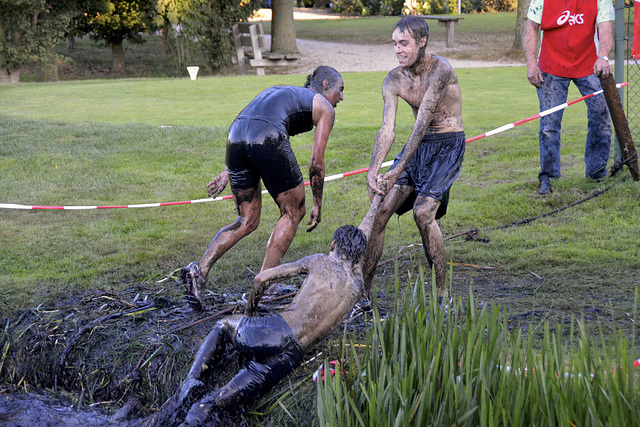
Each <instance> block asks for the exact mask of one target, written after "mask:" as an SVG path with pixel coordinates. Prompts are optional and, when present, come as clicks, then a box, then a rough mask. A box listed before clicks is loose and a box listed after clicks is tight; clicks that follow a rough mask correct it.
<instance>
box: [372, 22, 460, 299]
mask: <svg viewBox="0 0 640 427" xmlns="http://www.w3.org/2000/svg"><path fill="white" fill-rule="evenodd" d="M392 38H393V44H394V46H395V52H396V56H397V58H398V62H399V64H400V65H399V66H398V67H396V68H394V69H393V70H391V71H390V72H389V73H388V74H387V77H386V78H385V79H384V83H383V85H382V97H383V99H384V115H383V118H382V126H381V127H380V130H379V131H378V135H377V137H376V142H375V146H374V148H373V156H372V159H371V166H370V168H369V172H368V175H367V184H368V187H369V197H370V198H371V199H372V200H373V197H374V196H375V195H376V194H379V195H382V196H384V199H383V201H382V204H381V206H380V209H378V210H377V212H375V217H374V222H373V231H372V233H371V236H370V238H369V244H368V245H367V251H366V255H365V260H364V268H363V272H364V280H365V287H366V288H367V289H371V282H372V280H373V274H374V272H375V268H376V265H377V263H378V260H379V259H380V256H381V255H382V251H383V247H384V233H385V228H386V226H387V223H388V222H389V219H390V218H391V216H392V215H393V214H394V213H397V214H398V215H402V214H403V213H405V212H407V211H409V210H410V209H413V217H414V220H415V222H416V225H417V226H418V230H419V231H420V235H421V237H422V245H423V247H424V251H425V255H426V257H427V261H428V263H429V266H430V267H432V268H434V269H435V277H436V286H437V289H438V292H439V296H440V299H442V298H444V296H445V293H446V291H445V273H446V261H445V252H444V239H443V237H442V232H441V231H440V227H439V225H438V223H437V222H436V220H437V219H439V218H441V217H442V216H443V215H444V214H445V213H446V211H447V204H448V201H449V190H450V188H451V185H452V184H453V182H454V181H455V180H456V178H457V177H458V175H459V173H460V167H461V165H462V158H463V155H464V150H465V145H466V143H465V135H464V131H463V127H462V97H461V94H460V86H459V85H458V77H457V76H456V73H455V72H454V70H453V68H452V67H451V65H449V63H448V62H447V61H446V60H445V59H444V58H441V57H439V56H434V55H426V54H425V49H426V46H427V41H428V40H429V26H428V25H427V23H426V21H425V20H424V19H423V18H420V17H417V16H406V17H404V18H402V19H400V21H398V22H397V23H396V25H395V26H394V28H393V33H392ZM399 99H403V100H404V101H406V102H407V103H408V104H409V105H410V106H411V108H412V109H413V114H414V116H415V120H416V121H415V124H414V126H413V130H412V132H411V135H410V136H409V140H408V141H407V142H406V144H405V145H404V147H403V149H402V151H401V152H400V154H399V155H398V156H397V157H396V159H395V161H394V163H393V165H392V166H391V169H390V170H389V171H388V172H387V173H386V174H381V173H380V167H381V166H382V163H383V162H384V160H385V157H386V156H387V155H388V154H389V151H390V149H391V146H392V144H393V142H394V139H395V125H396V114H397V110H398V100H399ZM372 211H376V209H375V207H373V206H372V208H371V209H370V210H369V213H370V214H371V213H372Z"/></svg>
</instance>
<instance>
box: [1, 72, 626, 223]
mask: <svg viewBox="0 0 640 427" xmlns="http://www.w3.org/2000/svg"><path fill="white" fill-rule="evenodd" d="M628 85H629V83H628V82H624V83H618V84H617V85H616V87H617V88H622V87H625V86H628ZM602 92H603V91H602V90H599V91H596V92H593V93H592V94H589V95H585V96H583V97H580V98H578V99H574V100H573V101H569V102H565V103H564V104H561V105H558V106H556V107H553V108H550V109H548V110H545V111H542V112H540V113H538V114H536V115H534V116H531V117H528V118H526V119H522V120H518V121H517V122H513V123H509V124H507V125H504V126H500V127H499V128H496V129H494V130H492V131H489V132H487V133H483V134H482V135H478V136H474V137H473V138H469V139H467V143H469V142H472V141H476V140H478V139H482V138H485V137H487V136H491V135H495V134H497V133H500V132H504V131H506V130H509V129H512V128H514V127H516V126H520V125H521V124H524V123H527V122H530V121H533V120H536V119H539V118H540V117H544V116H546V115H549V114H551V113H555V112H556V111H560V110H563V109H565V108H567V107H568V106H570V105H573V104H576V103H578V102H580V101H584V100H585V99H587V98H591V97H592V96H596V95H600V94H601V93H602ZM392 164H393V161H388V162H384V163H383V164H382V167H388V166H391V165H392ZM368 170H369V168H368V167H367V168H361V169H356V170H352V171H349V172H343V173H338V174H335V175H331V176H327V177H325V178H324V181H325V182H327V181H333V180H336V179H340V178H346V177H348V176H352V175H357V174H360V173H363V172H367V171H368ZM309 184H310V183H309V181H305V183H304V185H309ZM266 193H267V190H263V191H262V194H266ZM228 199H233V196H223V197H215V198H213V197H209V198H206V199H197V200H186V201H183V202H165V203H143V204H138V205H116V206H30V205H20V204H16V203H0V209H25V210H33V209H48V210H67V211H72V210H90V209H126V208H156V207H160V206H175V205H192V204H195V203H207V202H217V201H219V200H228Z"/></svg>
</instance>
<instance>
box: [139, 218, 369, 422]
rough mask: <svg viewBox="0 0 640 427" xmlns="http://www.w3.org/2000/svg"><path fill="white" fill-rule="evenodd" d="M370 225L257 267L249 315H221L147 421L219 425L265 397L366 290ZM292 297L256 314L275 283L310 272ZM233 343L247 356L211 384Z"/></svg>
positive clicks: (348, 227)
mask: <svg viewBox="0 0 640 427" xmlns="http://www.w3.org/2000/svg"><path fill="white" fill-rule="evenodd" d="M366 242H367V238H366V236H365V233H364V232H363V231H362V230H360V229H359V228H357V227H355V226H353V225H343V226H342V227H340V228H338V229H337V230H336V231H335V233H334V235H333V240H332V241H331V249H330V251H329V254H328V255H325V254H315V255H310V256H307V257H304V258H302V259H301V260H299V261H296V262H292V263H288V264H282V265H279V266H276V267H273V268H270V269H267V270H263V271H262V272H260V273H259V274H258V275H257V276H256V277H255V279H254V282H253V288H252V290H251V293H250V296H249V299H248V302H247V306H246V309H245V315H233V316H229V317H227V318H225V319H223V320H220V321H218V322H217V324H216V325H215V326H214V328H213V330H212V331H211V332H210V333H209V335H208V336H207V337H206V339H205V340H204V343H203V344H202V346H201V347H200V349H199V351H198V354H197V355H196V358H195V361H194V362H193V365H192V366H191V370H190V371H189V374H188V375H187V379H186V380H185V381H184V382H183V384H182V386H181V387H180V389H179V390H178V391H177V392H176V394H175V395H174V396H172V397H171V398H169V400H167V401H166V402H165V404H164V405H162V407H161V408H160V410H159V411H158V413H157V414H156V415H154V416H153V417H152V418H151V419H150V420H149V422H148V423H147V424H146V425H148V426H170V425H180V423H182V424H181V425H185V426H192V425H218V424H222V423H223V421H222V419H223V418H226V417H228V415H227V413H228V412H236V411H237V410H238V409H239V408H241V407H242V405H244V404H247V403H249V402H250V401H251V400H253V399H256V398H258V397H260V396H261V395H262V394H264V393H265V392H267V391H268V390H269V389H270V388H271V387H273V386H274V385H275V384H276V383H277V382H278V381H280V380H281V379H282V378H284V377H285V376H286V375H288V374H289V373H291V372H292V371H293V370H294V369H295V368H296V367H298V366H299V365H300V363H301V362H302V358H303V356H304V354H305V352H306V351H307V350H309V349H311V348H312V347H313V346H314V345H315V344H317V343H318V342H320V341H321V340H323V339H324V338H326V337H327V336H329V334H331V333H332V332H333V331H334V330H335V329H336V328H337V327H338V326H339V325H340V324H341V323H342V322H343V321H344V320H345V319H346V318H347V316H348V315H349V313H350V312H351V310H352V309H353V307H354V305H355V303H356V302H357V301H359V300H360V298H361V297H362V295H363V293H362V291H363V279H362V265H361V261H362V258H363V256H364V252H365V249H366ZM305 274H306V276H307V277H306V278H305V280H304V282H303V284H302V286H301V288H300V290H299V291H298V293H297V295H296V296H295V298H294V299H293V301H292V302H291V304H290V305H289V306H288V307H287V308H286V309H285V310H284V311H282V312H281V313H279V314H272V315H269V316H265V317H253V316H254V315H255V313H256V311H257V309H258V302H259V301H260V298H261V297H262V295H263V293H264V291H265V289H266V288H267V286H269V285H270V284H272V283H274V282H277V281H281V280H283V279H287V278H291V277H296V276H300V275H305ZM228 344H230V345H231V346H232V347H233V348H234V349H235V350H237V351H238V352H240V354H241V355H242V356H244V357H245V358H247V359H248V364H247V365H246V367H244V368H243V369H241V370H240V372H239V373H238V374H237V375H236V376H235V377H234V378H233V379H231V380H230V381H229V382H228V383H227V384H225V385H223V386H222V387H220V388H218V389H217V390H215V391H213V392H209V391H208V386H209V383H210V381H209V380H210V379H211V371H212V368H214V367H216V366H217V365H218V364H219V363H220V361H221V358H222V356H223V354H224V352H225V350H226V347H227V345H228Z"/></svg>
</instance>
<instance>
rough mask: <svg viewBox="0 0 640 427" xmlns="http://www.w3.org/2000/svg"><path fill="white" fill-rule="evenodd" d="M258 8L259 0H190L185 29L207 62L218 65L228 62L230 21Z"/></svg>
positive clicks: (215, 67)
mask: <svg viewBox="0 0 640 427" xmlns="http://www.w3.org/2000/svg"><path fill="white" fill-rule="evenodd" d="M292 4H293V3H292ZM259 8H260V0H193V1H192V2H191V5H190V7H189V8H188V9H187V10H185V12H184V31H185V34H186V35H187V36H188V37H189V38H190V39H191V40H198V44H197V45H198V47H199V48H200V49H201V50H202V52H203V54H204V55H205V57H206V58H207V62H208V65H209V66H210V67H211V68H212V69H219V68H222V67H224V66H226V65H228V64H230V63H231V54H232V53H233V51H234V48H233V34H232V27H233V24H235V23H236V22H239V21H246V20H247V19H248V18H249V17H250V16H251V15H253V11H254V10H257V9H259ZM291 14H292V17H293V9H292V11H291Z"/></svg>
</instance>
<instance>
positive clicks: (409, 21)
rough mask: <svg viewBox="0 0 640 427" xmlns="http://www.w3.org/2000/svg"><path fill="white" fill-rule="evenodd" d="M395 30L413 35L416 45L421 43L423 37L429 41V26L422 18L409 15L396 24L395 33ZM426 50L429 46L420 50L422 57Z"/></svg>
mask: <svg viewBox="0 0 640 427" xmlns="http://www.w3.org/2000/svg"><path fill="white" fill-rule="evenodd" d="M395 30H399V31H400V32H401V33H409V34H411V35H412V36H413V38H414V39H415V41H416V43H420V40H422V38H423V37H426V38H427V42H428V41H429V25H428V24H427V21H426V20H425V19H424V18H420V17H419V16H415V15H407V16H404V17H402V18H401V19H400V20H399V21H398V22H396V25H394V26H393V31H395ZM393 31H392V32H393ZM426 48H427V45H426V44H425V45H424V47H423V48H421V49H420V51H419V55H420V56H423V55H424V51H425V49H426Z"/></svg>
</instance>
